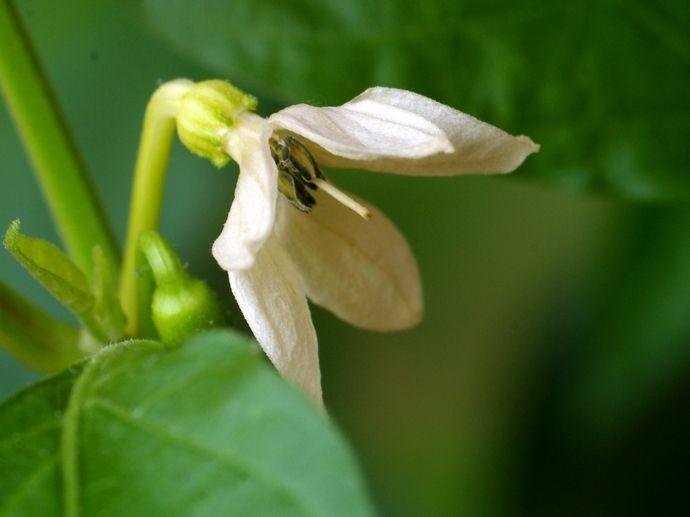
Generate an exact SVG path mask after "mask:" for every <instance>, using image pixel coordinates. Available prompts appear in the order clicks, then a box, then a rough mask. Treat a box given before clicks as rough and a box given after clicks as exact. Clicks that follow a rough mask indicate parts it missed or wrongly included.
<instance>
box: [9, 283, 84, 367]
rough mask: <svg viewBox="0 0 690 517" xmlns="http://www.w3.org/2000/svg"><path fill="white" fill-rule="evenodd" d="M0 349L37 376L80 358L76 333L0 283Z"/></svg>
mask: <svg viewBox="0 0 690 517" xmlns="http://www.w3.org/2000/svg"><path fill="white" fill-rule="evenodd" d="M0 346H2V347H3V348H5V349H6V350H7V351H8V352H9V353H10V354H12V355H13V356H14V357H16V358H17V359H19V360H20V361H22V362H23V363H25V364H27V365H28V366H30V367H31V368H33V369H34V370H37V371H39V372H41V373H55V372H59V371H60V370H63V369H64V368H66V367H67V366H69V365H71V364H72V363H74V362H76V361H77V360H79V359H80V358H81V357H82V353H81V351H80V349H79V332H78V331H77V330H76V329H74V328H72V327H70V326H68V325H65V324H63V323H61V322H59V321H58V320H56V319H55V318H53V317H52V316H49V315H48V314H46V313H45V312H43V311H42V310H41V309H39V308H38V307H36V306H34V305H33V304H31V303H30V302H29V301H27V300H25V299H24V298H23V297H22V296H20V295H19V294H17V293H16V292H14V291H13V290H12V289H11V288H9V287H8V286H6V285H4V284H3V283H2V282H0Z"/></svg>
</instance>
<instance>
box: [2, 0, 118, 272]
mask: <svg viewBox="0 0 690 517" xmlns="http://www.w3.org/2000/svg"><path fill="white" fill-rule="evenodd" d="M0 90H1V91H2V93H3V95H4V98H5V101H6V102H7V105H8V107H9V111H10V113H11V115H12V117H13V119H14V122H15V124H16V126H17V129H18V130H19V134H20V136H21V138H22V141H23V143H24V147H25V149H26V152H27V154H28V155H29V158H30V159H31V163H32V165H33V168H34V171H35V173H36V177H37V179H38V182H39V184H40V186H41V188H42V190H43V194H44V196H45V198H46V200H47V202H48V206H49V207H50V211H51V213H52V215H53V218H54V220H55V223H56V225H57V228H58V231H59V233H60V235H61V237H62V240H63V242H64V244H65V246H66V248H67V252H68V253H69V255H70V256H71V257H72V258H73V259H74V261H75V262H76V263H77V264H78V265H79V266H80V267H81V268H83V269H84V271H85V272H86V274H87V276H89V277H90V276H91V274H92V271H91V270H92V249H93V247H94V246H96V245H98V246H100V247H101V249H102V250H103V253H104V254H105V257H106V260H107V261H108V262H109V263H110V264H111V265H112V266H113V268H116V267H117V263H118V253H117V247H116V244H115V240H114V238H113V234H112V232H111V231H110V227H109V225H108V223H107V221H106V218H105V214H104V212H103V209H102V206H101V204H100V202H99V200H98V198H97V196H96V194H95V191H94V189H93V186H92V184H91V182H90V179H89V175H88V172H87V170H86V167H85V165H84V162H83V161H82V159H81V157H80V156H79V153H78V151H77V148H76V146H75V144H74V142H73V140H72V138H71V135H70V133H69V131H68V129H67V127H66V125H65V122H64V120H63V116H62V113H61V112H60V109H59V107H58V104H57V102H56V100H55V98H54V96H53V93H52V91H51V89H50V86H49V84H48V82H47V80H46V77H45V75H44V73H43V70H42V69H41V66H40V64H39V62H38V60H37V58H36V55H35V53H34V51H33V48H32V46H31V42H30V40H29V37H28V34H27V32H26V31H25V29H24V27H23V26H22V23H21V20H20V18H19V15H18V13H17V11H16V9H15V7H14V6H13V5H12V2H11V1H10V0H0Z"/></svg>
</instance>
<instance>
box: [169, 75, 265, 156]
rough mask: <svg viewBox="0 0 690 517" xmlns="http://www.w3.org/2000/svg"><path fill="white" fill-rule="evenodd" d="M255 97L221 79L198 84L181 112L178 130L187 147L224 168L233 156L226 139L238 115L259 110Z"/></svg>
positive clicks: (185, 100)
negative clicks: (230, 153) (224, 145)
mask: <svg viewBox="0 0 690 517" xmlns="http://www.w3.org/2000/svg"><path fill="white" fill-rule="evenodd" d="M256 106H257V101H256V98H255V97H252V96H251V95H247V94H246V93H244V92H243V91H242V90H239V89H238V88H235V87H234V86H233V85H231V84H230V83H228V82H226V81H222V80H220V79H212V80H209V81H202V82H200V83H197V84H195V85H194V86H193V87H192V88H191V89H190V90H189V91H188V92H187V93H185V94H184V96H183V97H182V100H181V103H180V108H179V111H178V114H177V132H178V134H179V135H180V140H182V143H183V144H184V145H185V146H187V148H188V149H189V150H190V151H192V152H193V153H195V154H198V155H199V156H201V157H203V158H207V159H209V160H211V162H212V163H213V165H215V166H216V167H218V168H220V167H223V166H224V165H225V164H226V163H228V161H229V160H230V158H229V157H228V155H227V153H226V152H225V150H224V149H223V138H224V137H225V135H226V134H227V132H228V131H229V130H230V129H232V127H233V126H234V125H235V122H236V119H237V116H238V115H239V114H240V113H242V112H244V111H253V110H255V109H256Z"/></svg>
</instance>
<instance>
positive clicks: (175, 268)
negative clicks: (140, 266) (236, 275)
mask: <svg viewBox="0 0 690 517" xmlns="http://www.w3.org/2000/svg"><path fill="white" fill-rule="evenodd" d="M140 247H141V251H142V252H143V254H144V256H145V257H146V260H147V261H148V263H149V265H150V267H151V270H152V272H153V276H154V279H155V283H156V289H155V290H154V292H153V299H152V303H151V316H152V319H153V323H154V325H155V327H156V330H157V331H158V335H159V336H160V338H161V340H162V341H163V342H164V343H165V344H167V345H170V346H177V345H179V344H181V343H182V342H184V341H185V340H186V339H187V338H188V337H190V336H192V335H193V334H195V333H197V332H199V331H201V330H205V329H209V328H212V327H216V326H219V325H222V324H223V322H224V318H223V313H222V310H221V306H220V302H219V300H218V299H217V298H216V295H215V294H214V293H213V291H211V289H210V288H209V287H208V286H207V285H206V283H205V282H203V281H201V280H198V279H196V278H193V277H192V276H191V275H190V274H189V273H187V272H186V271H185V269H184V267H183V266H182V264H181V262H180V260H179V259H178V258H177V256H176V255H175V252H174V251H173V250H172V248H171V247H170V245H169V244H168V243H167V242H165V240H163V238H162V237H161V236H160V235H158V234H157V233H156V232H146V233H144V234H143V235H142V236H141V240H140Z"/></svg>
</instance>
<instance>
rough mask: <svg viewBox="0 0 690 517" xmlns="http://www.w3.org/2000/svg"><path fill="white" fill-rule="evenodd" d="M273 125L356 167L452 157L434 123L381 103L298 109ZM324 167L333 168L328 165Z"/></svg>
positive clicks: (285, 113) (290, 109)
mask: <svg viewBox="0 0 690 517" xmlns="http://www.w3.org/2000/svg"><path fill="white" fill-rule="evenodd" d="M269 121H270V122H271V123H272V124H273V125H274V126H275V127H276V128H279V129H286V130H288V131H291V132H293V133H296V134H298V135H300V136H302V137H304V138H306V139H307V140H309V141H311V142H313V143H316V144H318V145H319V146H321V147H322V148H323V149H324V150H326V151H328V152H329V153H330V154H331V155H334V156H338V157H343V158H347V159H349V160H353V161H355V162H370V161H376V160H385V159H396V158H407V159H418V158H420V157H425V156H430V155H434V154H438V153H450V152H452V151H453V147H452V145H451V143H450V142H449V141H448V138H447V137H446V134H445V133H444V132H443V130H442V129H440V128H439V127H437V126H436V125H435V124H433V123H432V122H430V121H428V120H426V119H424V118H423V117H420V116H419V115H416V114H415V113H412V112H410V111H406V110H401V109H399V108H396V107H394V106H386V105H383V104H381V103H377V102H368V101H364V102H349V103H347V104H344V105H342V106H339V107H330V106H327V107H322V108H317V107H316V106H309V105H308V104H297V105H295V106H290V107H288V108H285V109H284V110H281V111H279V112H277V113H274V114H273V115H271V116H270V117H269ZM305 143H306V142H305ZM321 154H323V153H321ZM326 156H328V154H327V155H326ZM330 158H333V156H330ZM320 163H321V162H320ZM323 165H330V163H329V161H328V160H326V161H324V162H323Z"/></svg>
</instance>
